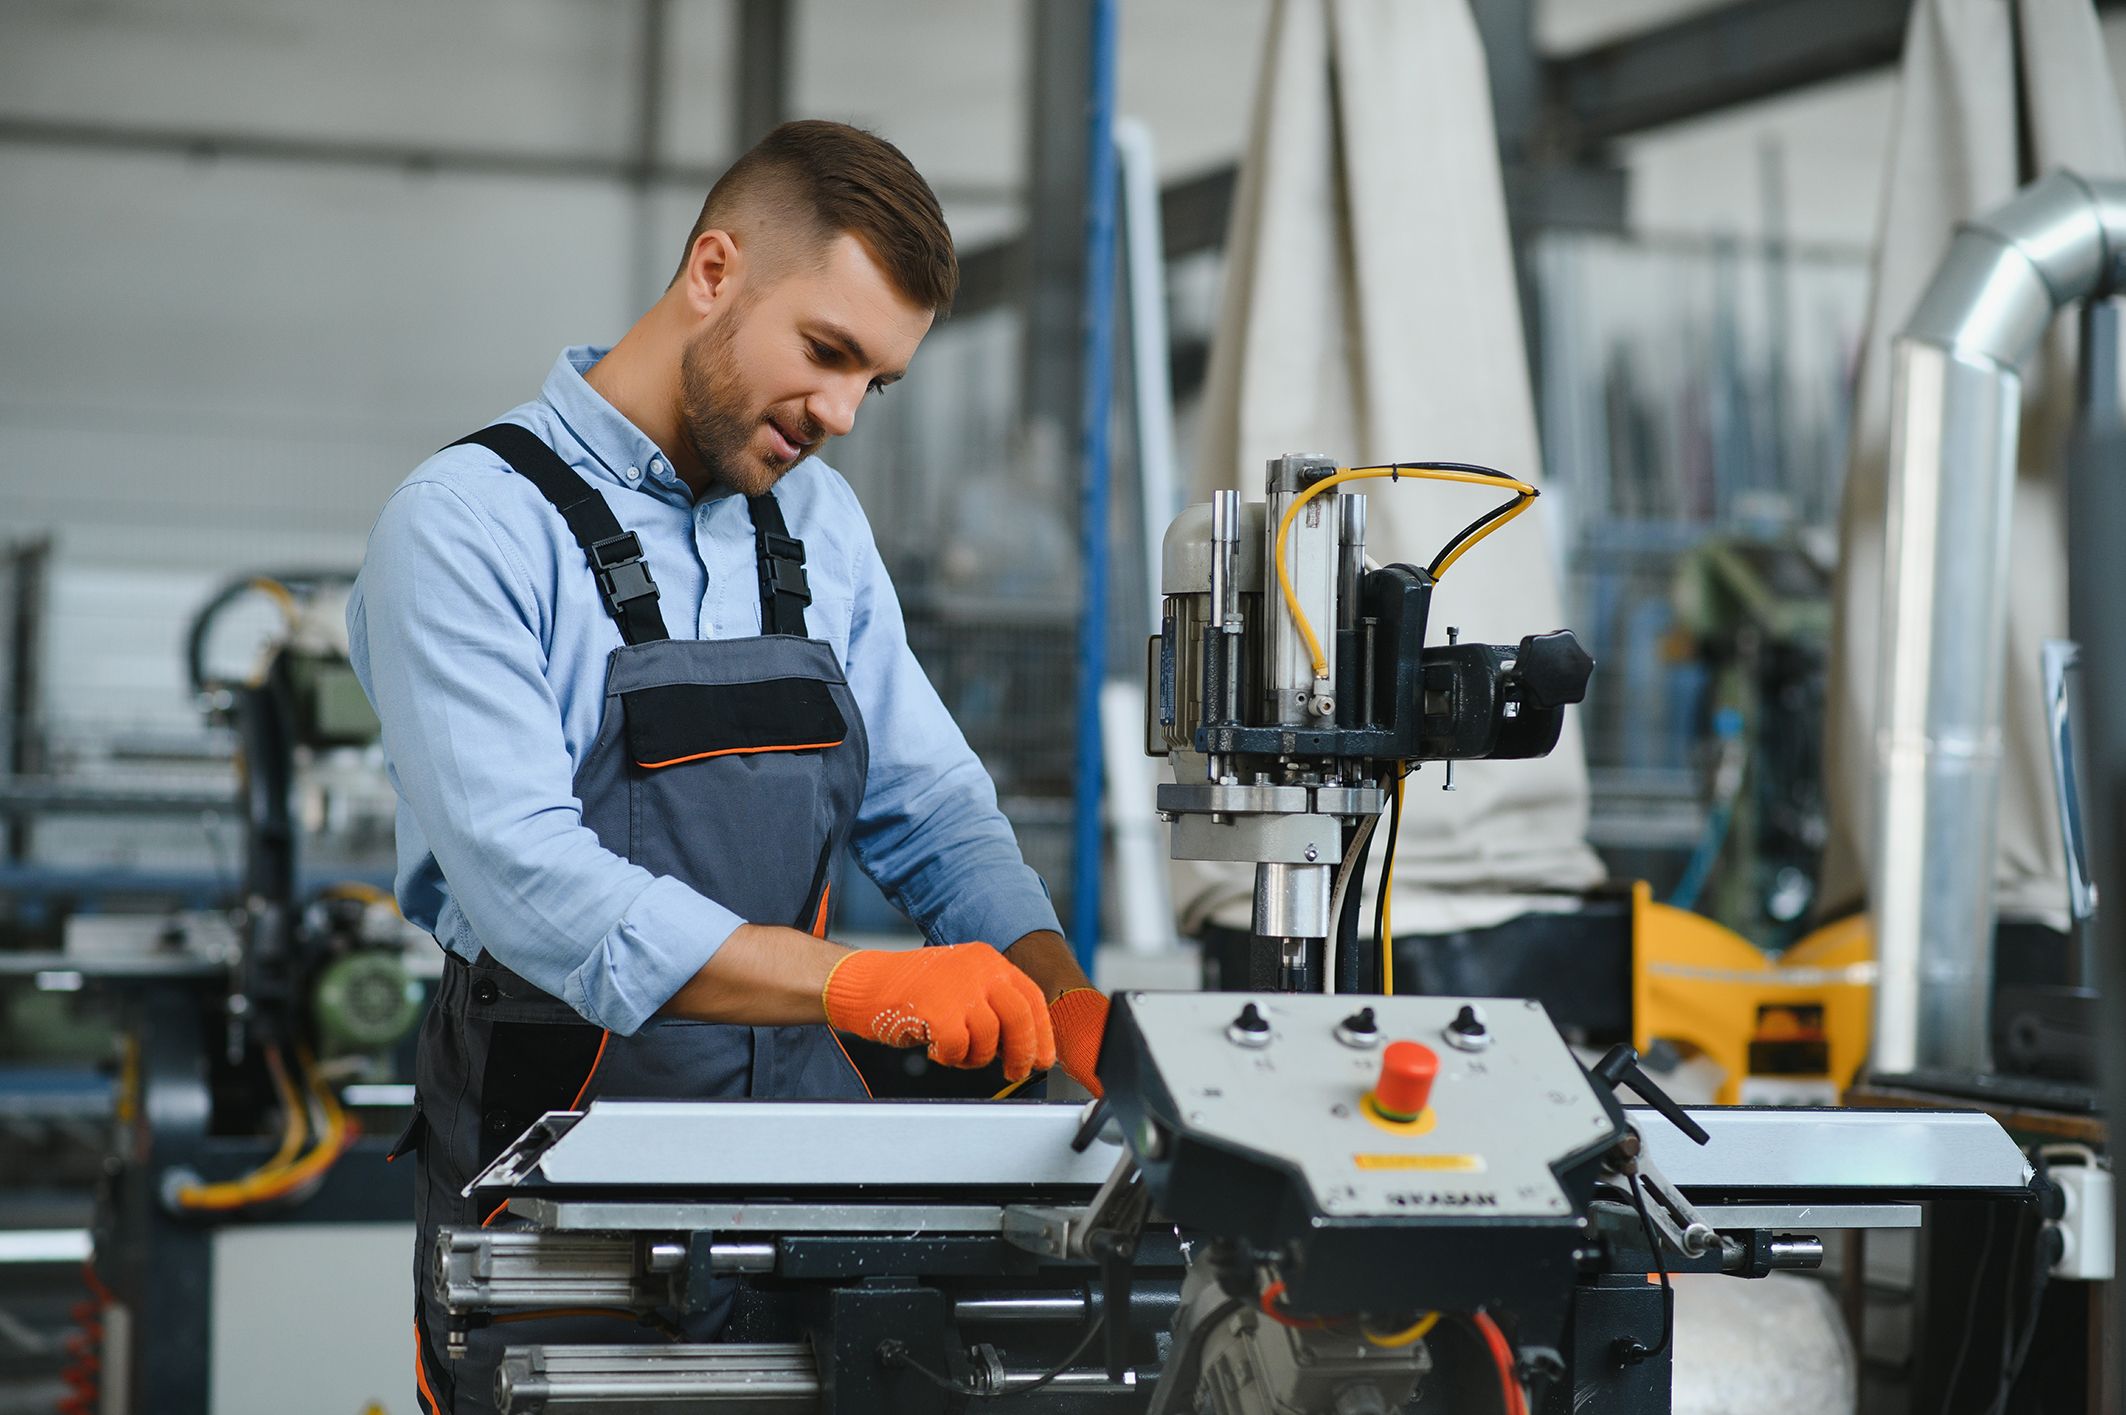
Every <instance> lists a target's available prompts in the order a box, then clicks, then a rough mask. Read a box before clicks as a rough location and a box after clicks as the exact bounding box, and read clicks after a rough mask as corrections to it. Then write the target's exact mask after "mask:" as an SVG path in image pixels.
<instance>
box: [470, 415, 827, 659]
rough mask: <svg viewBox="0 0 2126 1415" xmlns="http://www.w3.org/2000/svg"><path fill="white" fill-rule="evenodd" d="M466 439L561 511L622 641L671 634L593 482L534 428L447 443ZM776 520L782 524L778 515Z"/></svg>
mask: <svg viewBox="0 0 2126 1415" xmlns="http://www.w3.org/2000/svg"><path fill="white" fill-rule="evenodd" d="M467 443H473V444H476V445H478V446H481V447H485V448H486V449H487V450H488V451H490V452H492V453H494V454H495V455H496V456H497V457H500V458H501V459H502V460H503V461H505V462H507V463H509V465H510V466H511V467H512V468H513V469H515V471H516V472H517V474H518V475H519V476H521V477H523V478H524V479H525V480H526V481H528V482H530V483H531V484H532V485H533V486H535V487H537V488H539V494H540V495H541V496H544V497H545V498H546V499H547V500H548V501H550V502H552V503H553V505H554V509H555V510H556V511H559V512H560V513H561V519H562V520H564V521H566V522H568V529H569V533H570V534H571V535H573V536H575V538H576V544H578V545H580V546H582V547H583V553H584V555H585V556H586V557H587V558H588V559H589V560H590V562H591V575H592V576H593V577H594V578H595V579H596V580H597V581H598V594H599V596H600V597H601V598H602V599H604V601H605V610H606V613H608V614H610V615H612V616H613V621H614V622H615V623H617V624H618V625H619V626H620V637H621V638H622V639H623V640H625V641H626V642H628V643H631V644H641V643H648V642H649V641H651V640H653V639H668V638H670V637H671V635H670V634H668V633H666V632H665V628H664V615H663V614H662V613H661V612H660V611H659V610H658V608H657V582H656V581H655V580H653V579H651V578H650V567H649V566H647V565H645V564H644V563H643V561H642V542H641V541H639V540H637V539H636V538H635V533H634V532H633V531H623V530H621V529H620V522H619V520H618V519H617V518H615V517H614V515H613V508H612V507H610V506H608V505H606V504H605V498H604V497H602V496H600V495H599V494H598V489H597V488H596V487H594V486H592V485H591V484H590V483H589V482H587V481H585V480H584V479H583V478H582V477H580V476H578V475H576V472H575V470H574V469H573V468H571V467H570V466H569V464H568V463H566V462H564V461H562V460H561V458H560V455H559V454H558V453H556V452H555V451H554V449H553V448H551V447H549V446H547V445H546V443H545V442H544V441H543V440H541V439H540V437H539V435H538V434H537V433H534V432H533V431H531V429H529V428H525V427H520V426H518V425H517V424H516V423H495V424H494V425H492V426H490V427H483V428H481V429H480V430H479V431H478V432H476V433H474V434H472V436H470V437H461V438H459V439H458V440H457V441H456V442H453V443H451V444H450V445H451V446H453V447H461V446H464V445H465V444H467ZM776 524H777V526H778V527H780V526H781V519H780V518H779V517H778V518H777V521H776ZM793 543H794V542H793Z"/></svg>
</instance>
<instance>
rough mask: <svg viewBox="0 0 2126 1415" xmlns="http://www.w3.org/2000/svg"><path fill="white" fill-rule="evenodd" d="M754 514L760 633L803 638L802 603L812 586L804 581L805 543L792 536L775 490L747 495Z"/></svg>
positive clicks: (810, 596)
mask: <svg viewBox="0 0 2126 1415" xmlns="http://www.w3.org/2000/svg"><path fill="white" fill-rule="evenodd" d="M746 509H747V510H748V511H750V512H752V513H753V545H754V556H755V559H756V560H757V561H758V562H759V564H760V632H761V633H763V634H795V635H797V636H798V637H799V638H803V637H805V606H806V605H808V604H810V603H811V602H812V588H811V586H810V585H808V584H807V583H806V582H805V543H804V542H803V541H801V540H797V539H795V538H793V537H792V536H791V534H790V526H789V523H788V522H786V521H784V520H783V518H782V506H781V504H780V503H778V502H777V501H776V500H775V493H774V492H772V491H770V492H763V493H761V494H760V495H759V496H750V497H747V498H746Z"/></svg>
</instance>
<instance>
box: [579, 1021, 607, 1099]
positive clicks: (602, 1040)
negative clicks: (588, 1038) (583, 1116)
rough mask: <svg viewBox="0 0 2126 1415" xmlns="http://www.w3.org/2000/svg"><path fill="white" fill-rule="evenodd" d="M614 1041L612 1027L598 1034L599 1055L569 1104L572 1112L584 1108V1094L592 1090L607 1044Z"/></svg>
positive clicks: (592, 1060)
mask: <svg viewBox="0 0 2126 1415" xmlns="http://www.w3.org/2000/svg"><path fill="white" fill-rule="evenodd" d="M612 1039H613V1030H612V1028H610V1027H608V1028H606V1029H605V1030H604V1031H603V1032H601V1033H599V1034H598V1054H597V1055H596V1056H594V1057H592V1058H591V1069H590V1071H589V1072H588V1073H586V1074H585V1076H584V1078H583V1084H582V1085H580V1086H578V1087H576V1098H575V1099H574V1100H572V1101H570V1102H569V1103H568V1108H569V1109H570V1110H576V1109H578V1108H580V1107H581V1106H582V1104H583V1093H584V1092H585V1091H588V1090H589V1089H590V1088H591V1078H592V1077H594V1076H596V1075H597V1074H598V1063H599V1062H601V1061H603V1060H605V1044H606V1043H607V1042H609V1041H611V1040H612Z"/></svg>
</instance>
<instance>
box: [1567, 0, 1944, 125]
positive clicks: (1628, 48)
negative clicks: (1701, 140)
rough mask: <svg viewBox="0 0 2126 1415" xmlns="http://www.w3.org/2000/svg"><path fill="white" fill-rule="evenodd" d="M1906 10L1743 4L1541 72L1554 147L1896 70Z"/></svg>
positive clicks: (1856, 2)
mask: <svg viewBox="0 0 2126 1415" xmlns="http://www.w3.org/2000/svg"><path fill="white" fill-rule="evenodd" d="M1910 11H1911V0H1744V3H1742V4H1736V5H1727V6H1723V7H1721V8H1720V9H1717V10H1708V11H1706V12H1704V13H1703V14H1698V15H1692V16H1690V17H1689V18H1687V19H1682V20H1678V21H1676V22H1675V23H1674V24H1668V25H1663V26H1661V27H1659V28H1657V29H1652V30H1647V31H1645V32H1643V33H1640V34H1634V35H1628V36H1626V37H1625V38H1622V39H1618V40H1615V41H1613V42H1611V43H1609V44H1604V45H1601V46H1598V47H1597V48H1594V49H1590V50H1586V51H1584V52H1583V53H1579V54H1573V55H1569V56H1567V57H1564V58H1560V59H1554V60H1552V61H1550V63H1549V64H1547V65H1546V66H1545V67H1546V85H1545V86H1546V89H1547V91H1548V99H1549V103H1550V105H1551V109H1552V123H1553V128H1554V132H1553V137H1555V138H1557V139H1560V140H1562V142H1563V144H1564V146H1565V147H1566V148H1567V149H1568V150H1570V151H1573V152H1586V151H1588V150H1590V149H1592V148H1595V147H1598V146H1600V145H1601V144H1602V143H1605V142H1607V141H1609V140H1610V139H1613V138H1617V137H1621V136H1623V135H1625V134H1627V133H1633V132H1640V131H1643V130H1645V129H1648V128H1657V127H1661V126H1663V125H1665V124H1669V123H1677V122H1682V121H1683V120H1685V119H1688V118H1699V117H1703V116H1705V115H1706V114H1708V113H1714V112H1717V111H1719V110H1721V109H1724V108H1732V107H1734V106H1736V105H1737V104H1742V103H1750V102H1753V101H1755V100H1758V99H1763V98H1770V97H1772V96H1774V95H1776V94H1781V93H1787V92H1790V91H1792V90H1794V89H1798V88H1805V87H1807V86H1809V85H1811V84H1817V83H1822V82H1824V81H1826V80H1829V79H1837V78H1844V77H1846V76H1848V75H1851V74H1857V73H1862V72H1864V71H1866V70H1869V69H1875V68H1880V67H1882V66H1884V65H1887V64H1892V63H1895V62H1896V60H1897V56H1898V54H1899V53H1900V52H1901V51H1902V50H1903V47H1904V35H1905V21H1906V18H1907V16H1908V15H1909V13H1910Z"/></svg>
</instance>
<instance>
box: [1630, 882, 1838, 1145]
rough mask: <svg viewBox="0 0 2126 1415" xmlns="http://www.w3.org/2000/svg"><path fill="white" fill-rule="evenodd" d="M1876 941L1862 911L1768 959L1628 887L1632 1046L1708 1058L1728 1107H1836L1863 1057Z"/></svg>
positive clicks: (1639, 887) (1640, 887)
mask: <svg viewBox="0 0 2126 1415" xmlns="http://www.w3.org/2000/svg"><path fill="white" fill-rule="evenodd" d="M1874 985H1875V959H1874V941H1873V937H1872V935H1871V934H1870V933H1869V930H1868V921H1867V917H1866V916H1865V915H1859V914H1856V915H1853V916H1851V917H1849V918H1846V919H1841V920H1840V921H1838V922H1837V923H1834V924H1829V925H1826V926H1825V927H1823V928H1821V929H1818V930H1817V931H1816V932H1815V933H1812V934H1810V935H1809V936H1808V937H1807V938H1805V939H1803V940H1802V941H1801V942H1800V943H1797V944H1796V945H1794V946H1793V947H1792V948H1790V949H1788V950H1787V951H1786V952H1785V953H1783V954H1781V955H1779V956H1778V957H1777V958H1773V957H1771V956H1770V955H1767V954H1766V953H1765V952H1764V951H1763V950H1761V949H1759V948H1758V947H1757V946H1756V945H1755V944H1753V943H1751V942H1749V940H1747V939H1745V938H1743V937H1742V936H1741V935H1739V934H1737V933H1734V932H1732V931H1731V930H1729V929H1725V928H1722V927H1721V926H1720V925H1719V924H1716V923H1714V922H1713V921H1712V920H1710V919H1707V918H1703V917H1701V916H1699V915H1697V914H1693V913H1691V912H1690V911H1689V910H1687V909H1678V908H1675V907H1673V906H1671V905H1667V904H1660V903H1656V902H1655V900H1654V898H1653V891H1652V890H1651V889H1650V888H1648V886H1647V885H1646V883H1645V882H1644V881H1641V882H1639V883H1638V884H1636V885H1634V886H1633V888H1632V984H1631V988H1632V996H1631V1004H1632V1007H1631V1010H1632V1045H1633V1046H1634V1047H1636V1048H1637V1049H1638V1050H1639V1051H1640V1053H1641V1054H1644V1053H1645V1052H1646V1050H1647V1049H1648V1048H1649V1047H1650V1046H1652V1045H1653V1043H1654V1041H1655V1039H1656V1038H1661V1039H1665V1040H1667V1041H1669V1042H1671V1043H1674V1044H1676V1045H1678V1046H1682V1047H1684V1048H1687V1049H1690V1050H1694V1051H1697V1052H1701V1053H1703V1054H1704V1055H1705V1056H1707V1057H1710V1058H1711V1059H1712V1060H1713V1061H1714V1062H1716V1063H1717V1064H1718V1065H1719V1067H1720V1069H1721V1071H1722V1073H1723V1077H1722V1080H1721V1083H1720V1088H1719V1090H1718V1092H1717V1093H1716V1095H1715V1099H1716V1100H1717V1101H1718V1102H1719V1103H1720V1104H1721V1105H1736V1104H1772V1105H1836V1104H1838V1100H1839V1097H1840V1096H1841V1095H1843V1094H1844V1092H1845V1089H1846V1087H1847V1086H1849V1085H1850V1084H1851V1083H1852V1080H1853V1077H1854V1075H1855V1073H1857V1072H1858V1071H1859V1069H1860V1065H1861V1063H1862V1062H1863V1061H1864V1060H1865V1059H1866V1057H1867V1050H1868V1031H1869V1022H1870V1016H1871V1009H1872V1007H1873V1004H1874Z"/></svg>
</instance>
